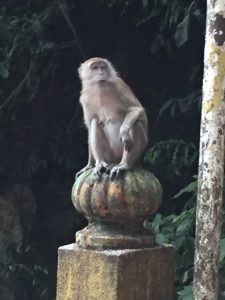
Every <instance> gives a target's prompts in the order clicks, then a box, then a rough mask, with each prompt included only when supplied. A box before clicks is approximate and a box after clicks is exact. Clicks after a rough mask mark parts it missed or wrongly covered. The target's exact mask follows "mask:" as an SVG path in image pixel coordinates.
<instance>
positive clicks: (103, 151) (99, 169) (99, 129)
mask: <svg viewBox="0 0 225 300" xmlns="http://www.w3.org/2000/svg"><path fill="white" fill-rule="evenodd" d="M103 126H104V125H103V123H101V122H99V120H97V119H93V120H92V122H91V132H90V145H91V149H92V153H93V156H94V158H95V168H94V171H93V173H94V174H96V175H98V176H100V175H101V174H102V173H103V172H104V171H106V170H107V169H108V164H107V163H106V161H105V160H106V159H107V154H108V153H109V151H110V146H109V144H108V140H107V138H106V136H105V133H104V130H103Z"/></svg>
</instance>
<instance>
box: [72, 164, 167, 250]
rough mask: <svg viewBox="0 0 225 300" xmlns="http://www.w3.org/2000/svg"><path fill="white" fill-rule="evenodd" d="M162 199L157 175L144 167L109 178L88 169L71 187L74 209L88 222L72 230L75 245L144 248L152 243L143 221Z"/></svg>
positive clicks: (99, 247)
mask: <svg viewBox="0 0 225 300" xmlns="http://www.w3.org/2000/svg"><path fill="white" fill-rule="evenodd" d="M161 199H162V189H161V185H160V183H159V181H158V180H157V178H156V177H155V176H154V175H153V174H151V173H150V172H148V171H146V170H144V169H136V170H134V171H127V172H125V174H124V175H123V176H122V177H120V178H116V179H113V180H111V179H110V178H109V176H108V175H107V174H103V175H102V177H101V178H98V177H97V176H95V175H93V174H92V170H88V171H86V172H84V173H83V174H81V175H80V176H79V177H78V178H77V180H76V181H75V183H74V186H73V189H72V201H73V204H74V206H75V208H76V209H77V210H78V211H79V212H80V213H81V214H83V215H84V216H85V217H86V218H87V219H88V222H89V225H88V226H87V227H86V228H84V229H83V230H81V231H78V232H77V233H76V243H77V245H78V246H79V247H82V248H89V249H124V248H145V247H151V246H153V245H154V244H155V239H154V235H153V234H152V233H151V232H149V231H148V230H146V229H145V228H144V227H143V221H144V220H145V219H146V218H148V217H149V216H150V215H151V214H152V213H154V212H155V211H156V210H157V209H158V207H159V205H160V203H161Z"/></svg>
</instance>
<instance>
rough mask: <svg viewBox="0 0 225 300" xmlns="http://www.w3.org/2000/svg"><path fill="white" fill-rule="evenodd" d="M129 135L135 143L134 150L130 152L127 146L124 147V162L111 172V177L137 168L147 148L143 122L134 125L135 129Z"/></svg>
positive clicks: (131, 149)
mask: <svg viewBox="0 0 225 300" xmlns="http://www.w3.org/2000/svg"><path fill="white" fill-rule="evenodd" d="M129 134H130V138H131V140H132V141H133V144H132V148H130V149H129V151H128V150H127V148H126V145H124V150H123V156H122V160H121V162H120V163H119V164H118V165H116V166H115V167H113V169H112V170H111V172H110V176H111V177H114V176H117V175H119V174H120V173H122V172H124V171H127V170H130V169H132V168H133V167H135V166H136V165H137V163H138V162H139V160H140V157H141V155H142V154H143V152H144V150H145V148H146V146H147V136H146V130H145V129H144V127H143V124H142V123H141V122H137V123H136V124H134V126H133V128H131V129H130V131H129Z"/></svg>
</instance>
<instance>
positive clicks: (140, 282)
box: [57, 244, 174, 300]
mask: <svg viewBox="0 0 225 300" xmlns="http://www.w3.org/2000/svg"><path fill="white" fill-rule="evenodd" d="M173 285H174V249H173V247H172V246H155V247H152V248H149V249H148V248H144V249H123V250H100V251H99V250H87V249H81V248H79V247H77V245H76V244H71V245H67V246H63V247H60V248H59V257H58V278H57V300H173V299H174V291H173Z"/></svg>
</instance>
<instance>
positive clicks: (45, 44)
mask: <svg viewBox="0 0 225 300" xmlns="http://www.w3.org/2000/svg"><path fill="white" fill-rule="evenodd" d="M53 47H54V43H51V42H46V43H44V44H43V46H42V49H51V48H53Z"/></svg>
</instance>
